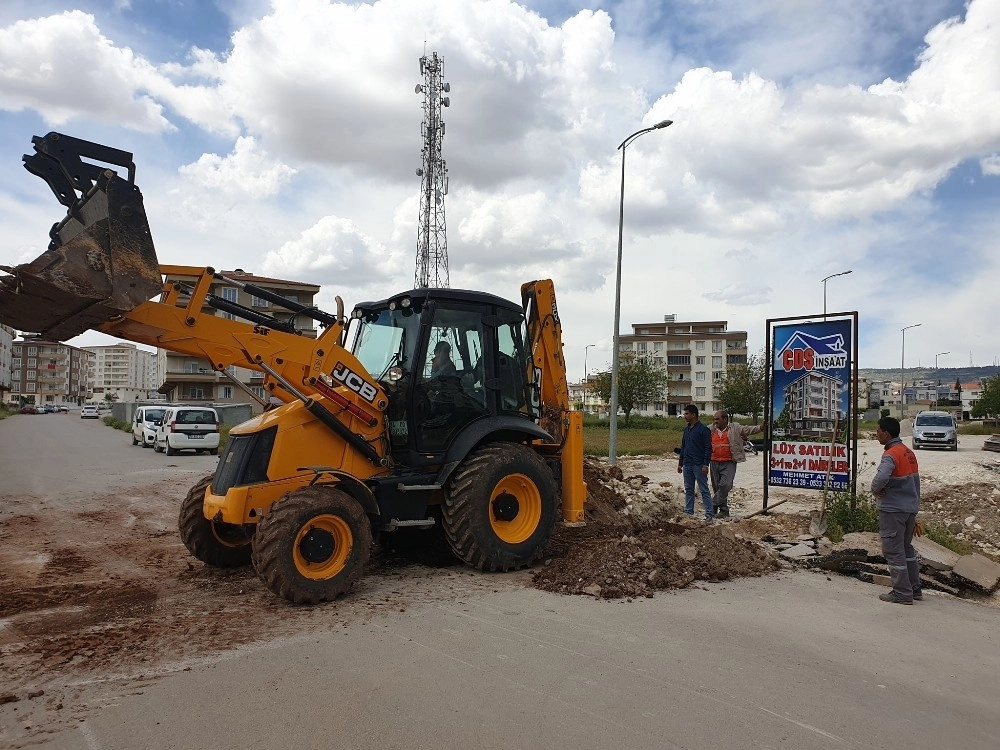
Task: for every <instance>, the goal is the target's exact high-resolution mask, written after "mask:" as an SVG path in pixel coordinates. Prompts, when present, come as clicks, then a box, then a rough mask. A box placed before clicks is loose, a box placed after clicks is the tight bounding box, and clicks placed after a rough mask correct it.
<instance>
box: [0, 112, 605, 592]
mask: <svg viewBox="0 0 1000 750" xmlns="http://www.w3.org/2000/svg"><path fill="white" fill-rule="evenodd" d="M32 142H33V144H34V151H35V153H33V154H30V155H26V156H25V157H24V159H23V161H24V166H25V168H26V169H27V170H28V171H29V172H31V173H32V174H35V175H37V176H39V177H41V178H42V179H44V180H45V181H46V182H47V183H48V185H49V187H50V188H51V189H52V191H53V193H55V195H56V198H57V199H58V200H59V202H60V203H62V204H63V205H64V206H66V208H67V213H66V216H65V218H63V219H62V221H60V222H59V223H57V224H55V225H54V226H53V227H52V230H51V232H50V239H51V242H50V244H49V247H48V249H47V250H46V251H45V252H44V253H42V255H40V256H39V257H38V258H37V259H35V260H34V261H32V262H30V263H26V264H23V265H20V266H16V267H4V266H0V271H4V272H6V275H0V322H3V323H5V324H7V325H9V326H12V327H14V328H16V329H18V330H20V331H24V332H34V333H39V334H43V335H45V336H46V337H47V338H50V339H53V338H54V339H59V340H63V339H67V338H70V337H72V336H75V335H77V334H79V333H82V332H83V331H86V330H88V329H94V330H99V331H103V332H104V333H107V334H110V335H112V336H116V337H118V338H122V339H126V340H128V341H135V342H139V343H143V344H148V345H150V346H155V347H158V348H161V349H166V350H168V351H172V352H180V353H183V354H186V355H190V356H195V357H200V358H203V359H205V360H207V361H208V362H209V363H211V366H212V368H213V369H214V370H216V371H218V372H219V373H220V374H221V375H223V376H226V377H229V378H230V379H232V380H233V382H234V385H236V386H238V387H241V388H242V387H243V385H242V383H241V382H240V381H239V380H237V379H235V378H233V377H232V376H231V375H230V374H229V372H228V370H227V368H230V367H231V366H233V365H235V366H238V367H243V368H249V369H252V370H256V371H258V372H261V373H263V375H264V380H263V382H264V387H265V392H266V393H267V395H268V396H269V397H270V398H267V399H264V400H262V403H263V404H264V410H263V412H262V413H261V414H260V415H259V416H256V417H254V418H252V419H251V420H250V421H248V422H245V423H243V424H241V425H239V426H236V427H234V428H232V430H231V431H230V433H229V440H228V442H227V443H226V446H225V448H224V450H223V452H222V454H221V455H220V457H219V464H218V467H217V468H216V471H215V473H214V474H213V475H211V476H208V477H205V478H204V479H203V480H202V481H200V482H199V483H197V484H196V485H195V486H194V487H192V488H191V490H190V491H189V492H188V493H187V497H186V498H185V499H184V501H183V502H182V504H181V508H180V517H179V527H180V535H181V538H182V540H183V541H184V544H185V546H186V547H187V549H188V550H189V551H190V552H191V554H192V555H194V557H196V558H197V559H199V560H201V561H202V562H204V563H205V564H207V565H211V566H217V567H224V568H225V567H236V566H242V565H248V564H252V565H253V566H254V568H255V570H256V572H257V574H258V576H259V577H260V578H261V580H262V581H263V582H264V584H265V585H266V586H267V587H268V588H269V589H270V590H271V591H273V592H274V593H275V594H277V595H279V596H282V597H284V598H286V599H288V600H290V601H292V602H296V603H318V602H322V601H327V600H331V599H334V598H336V597H337V596H339V595H341V594H343V593H344V592H346V591H347V590H348V589H350V587H351V586H352V585H353V584H354V582H355V581H356V580H357V579H358V578H359V577H360V576H361V575H362V573H363V571H364V568H365V565H366V564H367V562H368V560H369V556H370V554H371V548H372V544H373V540H374V539H375V538H377V537H379V536H380V535H382V534H385V533H388V532H392V531H394V530H396V529H399V528H402V527H424V528H430V527H435V526H438V525H440V527H441V528H442V529H443V531H444V536H445V538H446V539H447V541H448V544H449V545H450V547H451V549H452V550H453V551H454V553H455V555H456V556H457V557H458V558H460V559H461V560H463V561H465V562H466V563H468V564H470V565H473V566H475V567H476V568H479V569H481V570H486V571H506V570H513V569H517V568H521V567H524V566H527V565H530V564H531V563H533V562H534V561H536V560H537V559H538V558H539V556H540V555H541V554H542V551H543V549H544V547H545V544H546V543H547V541H548V539H549V536H550V535H551V532H552V529H553V526H554V524H555V523H556V522H557V519H558V518H559V516H560V515H561V520H562V522H563V523H567V524H574V525H576V524H583V523H584V503H585V498H586V485H585V484H584V481H583V419H582V414H581V413H580V412H576V411H572V410H571V409H570V404H569V394H568V388H567V382H566V365H565V361H564V358H563V351H562V327H561V323H560V320H559V313H558V309H557V307H556V298H555V291H554V288H553V284H552V282H551V281H550V280H547V279H546V280H539V281H531V282H528V283H525V284H523V285H522V286H521V302H520V304H517V303H514V302H510V301H508V300H506V299H502V298H500V297H497V296H494V295H492V294H488V293H485V292H476V291H467V290H459V289H412V290H409V291H406V292H402V293H399V294H394V295H392V296H389V297H386V298H385V299H381V300H377V301H373V302H363V303H360V304H358V305H356V306H355V308H354V310H353V312H352V313H351V314H350V315H349V316H346V315H345V314H344V307H343V303H342V302H341V301H340V299H339V298H338V299H337V307H338V309H337V311H336V313H328V312H324V311H322V310H319V309H317V308H315V307H308V306H305V305H301V304H299V303H297V302H293V301H290V300H287V299H285V298H284V297H282V296H280V295H278V294H276V293H274V292H272V291H269V290H268V289H264V288H260V287H258V286H255V285H252V284H246V283H244V282H243V281H241V280H240V279H234V278H230V277H226V275H225V274H223V273H219V272H217V271H215V270H214V269H212V268H204V267H188V266H174V265H162V266H161V265H159V264H158V262H157V259H156V252H155V249H154V246H153V241H152V236H151V234H150V230H149V225H148V222H147V219H146V212H145V208H144V205H143V200H142V194H141V193H140V191H139V188H138V187H137V186H136V184H135V164H134V162H133V160H132V154H131V153H128V152H126V151H121V150H119V149H114V148H110V147H108V146H103V145H100V144H97V143H92V142H89V141H84V140H81V139H77V138H73V137H71V136H67V135H63V134H60V133H54V132H53V133H49V134H48V135H46V136H42V137H39V136H36V137H34V138H33V139H32ZM115 168H117V169H115ZM119 172H122V173H123V174H119ZM219 283H223V284H225V285H226V286H236V287H239V288H242V289H244V290H245V291H246V292H248V293H251V294H253V295H254V296H256V297H259V298H261V299H265V300H268V301H269V302H270V303H271V304H272V305H277V306H281V307H282V308H284V309H286V310H290V311H291V312H292V313H294V314H295V315H296V316H299V315H301V316H305V317H308V318H311V319H312V320H314V321H316V322H317V323H318V324H319V326H320V329H321V330H320V333H319V335H318V336H317V337H316V338H311V337H309V336H304V335H302V334H301V333H300V331H299V330H297V329H296V327H295V326H294V324H293V323H289V322H288V321H285V320H279V319H277V318H274V317H272V316H269V315H266V314H263V313H261V312H259V311H258V310H256V309H253V308H250V307H246V306H243V305H240V304H238V303H237V302H233V301H230V300H228V299H223V298H220V297H218V296H216V295H214V294H212V293H211V289H212V287H213V284H215V285H218V284H219ZM218 313H225V315H219V314H218ZM244 389H245V388H244ZM245 390H246V389H245ZM248 393H250V394H251V395H253V394H252V392H250V391H248Z"/></svg>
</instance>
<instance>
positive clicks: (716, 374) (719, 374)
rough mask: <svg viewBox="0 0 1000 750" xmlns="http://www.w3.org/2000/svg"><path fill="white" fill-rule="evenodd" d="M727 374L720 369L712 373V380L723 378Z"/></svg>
mask: <svg viewBox="0 0 1000 750" xmlns="http://www.w3.org/2000/svg"><path fill="white" fill-rule="evenodd" d="M725 376H726V373H724V372H722V371H719V372H713V373H712V380H722V379H723V378H724V377H725Z"/></svg>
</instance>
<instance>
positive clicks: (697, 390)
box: [694, 387, 705, 396]
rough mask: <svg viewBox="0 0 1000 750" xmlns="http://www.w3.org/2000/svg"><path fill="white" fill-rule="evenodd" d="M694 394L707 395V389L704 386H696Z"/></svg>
mask: <svg viewBox="0 0 1000 750" xmlns="http://www.w3.org/2000/svg"><path fill="white" fill-rule="evenodd" d="M694 395H695V396H704V395H705V389H704V387H702V388H695V389H694Z"/></svg>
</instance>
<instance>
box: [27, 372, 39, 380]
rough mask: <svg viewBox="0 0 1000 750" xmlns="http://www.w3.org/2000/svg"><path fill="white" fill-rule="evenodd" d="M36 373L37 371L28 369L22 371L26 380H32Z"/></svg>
mask: <svg viewBox="0 0 1000 750" xmlns="http://www.w3.org/2000/svg"><path fill="white" fill-rule="evenodd" d="M36 375H37V373H36V372H35V371H34V370H28V371H27V372H26V373H24V377H26V378H27V379H28V380H34V379H35V377H36Z"/></svg>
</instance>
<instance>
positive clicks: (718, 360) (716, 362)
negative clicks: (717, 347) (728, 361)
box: [712, 357, 722, 369]
mask: <svg viewBox="0 0 1000 750" xmlns="http://www.w3.org/2000/svg"><path fill="white" fill-rule="evenodd" d="M712 367H714V368H716V369H718V368H720V367H722V357H712Z"/></svg>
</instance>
